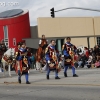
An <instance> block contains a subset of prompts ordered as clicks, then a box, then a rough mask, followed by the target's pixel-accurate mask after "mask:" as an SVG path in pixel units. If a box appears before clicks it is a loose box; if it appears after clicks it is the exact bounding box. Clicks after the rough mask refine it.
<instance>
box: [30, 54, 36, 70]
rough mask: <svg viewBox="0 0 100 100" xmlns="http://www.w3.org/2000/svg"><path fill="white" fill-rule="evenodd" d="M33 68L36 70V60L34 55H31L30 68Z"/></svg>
mask: <svg viewBox="0 0 100 100" xmlns="http://www.w3.org/2000/svg"><path fill="white" fill-rule="evenodd" d="M34 67H35V68H36V59H35V55H34V54H31V68H32V69H34Z"/></svg>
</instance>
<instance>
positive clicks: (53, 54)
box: [45, 40, 60, 79]
mask: <svg viewBox="0 0 100 100" xmlns="http://www.w3.org/2000/svg"><path fill="white" fill-rule="evenodd" d="M58 55H59V54H58V52H57V51H56V49H55V40H51V45H50V46H48V47H47V48H46V51H45V57H46V62H47V79H49V74H50V71H52V70H53V71H55V79H60V78H59V77H58V72H59V68H58Z"/></svg>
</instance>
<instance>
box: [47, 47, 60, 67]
mask: <svg viewBox="0 0 100 100" xmlns="http://www.w3.org/2000/svg"><path fill="white" fill-rule="evenodd" d="M45 54H46V55H45V57H46V61H47V63H48V61H50V63H53V64H54V66H56V64H57V63H58V62H57V61H58V56H59V52H58V51H57V50H55V46H48V47H47V48H46V51H45Z"/></svg>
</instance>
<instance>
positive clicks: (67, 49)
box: [62, 42, 77, 65]
mask: <svg viewBox="0 0 100 100" xmlns="http://www.w3.org/2000/svg"><path fill="white" fill-rule="evenodd" d="M62 49H63V55H64V58H65V65H71V64H72V57H71V56H72V55H73V56H74V54H75V52H76V50H77V49H76V47H75V46H74V45H73V44H71V43H68V42H66V43H65V44H64V45H63V47H62ZM68 59H69V60H68Z"/></svg>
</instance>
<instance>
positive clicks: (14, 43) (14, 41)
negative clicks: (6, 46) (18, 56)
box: [13, 38, 16, 46]
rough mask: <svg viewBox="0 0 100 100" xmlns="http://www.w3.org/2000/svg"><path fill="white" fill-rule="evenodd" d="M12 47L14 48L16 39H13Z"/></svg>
mask: <svg viewBox="0 0 100 100" xmlns="http://www.w3.org/2000/svg"><path fill="white" fill-rule="evenodd" d="M13 45H14V46H16V38H13Z"/></svg>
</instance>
